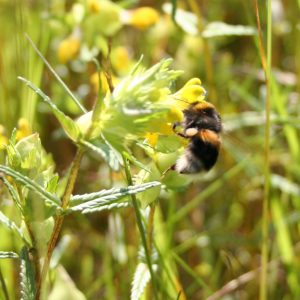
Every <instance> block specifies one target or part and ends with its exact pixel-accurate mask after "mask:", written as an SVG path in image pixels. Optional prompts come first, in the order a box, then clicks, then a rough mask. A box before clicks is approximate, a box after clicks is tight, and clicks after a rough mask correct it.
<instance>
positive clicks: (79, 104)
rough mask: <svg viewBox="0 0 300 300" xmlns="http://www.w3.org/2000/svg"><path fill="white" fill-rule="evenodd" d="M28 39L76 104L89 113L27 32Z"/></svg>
mask: <svg viewBox="0 0 300 300" xmlns="http://www.w3.org/2000/svg"><path fill="white" fill-rule="evenodd" d="M25 36H26V38H27V40H28V41H29V43H30V45H31V46H32V48H33V49H34V51H35V52H36V53H37V54H38V56H39V57H40V58H41V59H42V61H43V62H44V64H45V65H46V66H47V68H48V69H49V70H50V71H51V73H52V74H53V75H54V77H55V78H56V79H57V81H58V82H59V83H60V84H61V86H62V87H63V88H64V90H65V91H66V92H67V93H68V94H69V96H70V97H71V98H72V99H73V101H74V102H75V103H76V105H77V106H78V107H79V108H80V110H81V111H82V112H84V113H87V110H86V109H85V108H84V107H83V106H82V104H81V103H80V102H79V100H78V99H77V98H76V97H75V95H74V94H73V93H72V92H71V90H70V89H69V88H68V86H67V85H66V84H65V83H64V81H63V80H62V79H61V78H60V77H59V76H58V74H57V73H56V72H55V70H54V69H53V68H52V67H51V65H50V64H49V62H48V61H47V60H46V58H45V57H44V56H43V54H42V53H41V52H40V51H39V49H38V48H37V47H36V45H35V44H34V42H33V41H32V40H31V38H30V37H29V35H28V34H25Z"/></svg>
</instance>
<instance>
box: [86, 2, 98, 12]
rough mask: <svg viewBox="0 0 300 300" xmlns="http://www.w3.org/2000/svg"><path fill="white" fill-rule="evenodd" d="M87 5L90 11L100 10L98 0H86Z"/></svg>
mask: <svg viewBox="0 0 300 300" xmlns="http://www.w3.org/2000/svg"><path fill="white" fill-rule="evenodd" d="M87 7H88V9H89V10H90V11H91V12H92V13H98V12H99V11H100V8H101V5H100V3H99V1H98V0H88V1H87Z"/></svg>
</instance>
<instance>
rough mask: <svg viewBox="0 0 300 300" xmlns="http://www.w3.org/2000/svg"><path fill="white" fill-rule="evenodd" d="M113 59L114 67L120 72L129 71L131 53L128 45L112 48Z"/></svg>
mask: <svg viewBox="0 0 300 300" xmlns="http://www.w3.org/2000/svg"><path fill="white" fill-rule="evenodd" d="M111 61H112V65H113V67H114V68H115V69H116V70H117V71H120V72H124V71H127V70H128V68H129V65H130V58H129V53H128V50H127V49H126V47H121V46H120V47H116V48H114V49H113V50H112V53H111Z"/></svg>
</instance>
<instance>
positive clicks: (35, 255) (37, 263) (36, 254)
mask: <svg viewBox="0 0 300 300" xmlns="http://www.w3.org/2000/svg"><path fill="white" fill-rule="evenodd" d="M24 223H25V225H26V228H27V231H28V233H29V236H30V239H31V244H32V249H31V251H30V253H31V255H32V260H33V264H34V272H35V273H34V276H35V277H34V280H35V283H36V285H38V283H39V282H40V278H41V265H40V255H39V249H38V245H37V241H36V238H35V236H34V233H33V230H32V228H31V224H30V222H29V221H28V220H26V218H25V220H24ZM39 299H40V295H38V296H37V297H36V300H39Z"/></svg>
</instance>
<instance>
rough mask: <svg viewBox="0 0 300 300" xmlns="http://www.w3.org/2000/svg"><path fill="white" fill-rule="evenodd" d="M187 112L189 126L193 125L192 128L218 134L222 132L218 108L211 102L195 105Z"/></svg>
mask: <svg viewBox="0 0 300 300" xmlns="http://www.w3.org/2000/svg"><path fill="white" fill-rule="evenodd" d="M185 112H187V114H186V117H187V120H186V121H187V122H186V123H187V125H188V123H191V126H192V127H193V126H194V127H197V128H198V129H209V130H213V131H215V132H217V133H219V132H220V131H221V130H222V123H221V117H220V115H219V114H218V112H217V111H216V108H215V107H214V106H213V105H212V104H211V103H209V102H196V103H193V104H192V105H191V106H190V108H189V109H188V110H186V111H185ZM188 126H189V125H188Z"/></svg>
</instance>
